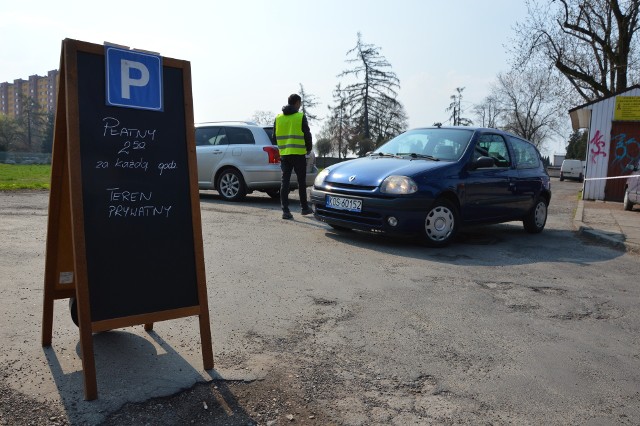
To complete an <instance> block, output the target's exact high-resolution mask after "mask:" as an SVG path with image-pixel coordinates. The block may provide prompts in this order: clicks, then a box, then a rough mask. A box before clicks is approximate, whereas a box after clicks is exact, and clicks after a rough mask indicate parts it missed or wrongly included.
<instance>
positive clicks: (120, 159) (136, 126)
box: [77, 51, 199, 322]
mask: <svg viewBox="0 0 640 426" xmlns="http://www.w3.org/2000/svg"><path fill="white" fill-rule="evenodd" d="M77 70H78V76H77V81H78V107H79V117H78V119H79V120H78V121H79V136H80V137H79V139H80V158H81V161H80V166H81V168H82V171H81V176H82V197H83V209H84V235H85V244H86V258H87V282H88V287H89V300H90V312H91V321H92V322H96V321H102V320H108V319H113V318H121V317H129V316H134V315H142V314H148V313H152V312H159V311H165V310H171V309H179V308H184V307H191V306H197V305H198V304H199V302H198V285H197V279H196V264H195V261H194V237H193V227H192V210H191V195H190V189H189V167H188V166H189V165H188V146H187V140H186V136H185V135H186V134H187V130H188V129H189V130H190V129H191V128H192V123H189V124H188V125H189V127H188V128H187V123H185V110H184V95H185V94H184V93H183V92H184V88H183V70H182V69H180V68H173V67H167V66H164V67H163V81H164V83H163V89H164V110H163V111H160V112H159V111H148V110H140V109H132V108H122V107H112V106H107V105H106V104H105V96H106V95H105V89H104V88H105V57H104V55H100V54H94V53H89V52H82V51H79V52H78V54H77Z"/></svg>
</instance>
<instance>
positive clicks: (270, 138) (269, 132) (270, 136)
mask: <svg viewBox="0 0 640 426" xmlns="http://www.w3.org/2000/svg"><path fill="white" fill-rule="evenodd" d="M263 129H264V131H265V133H266V134H267V136H269V140H270V141H271V144H272V145H275V143H274V142H273V140H272V138H273V127H263Z"/></svg>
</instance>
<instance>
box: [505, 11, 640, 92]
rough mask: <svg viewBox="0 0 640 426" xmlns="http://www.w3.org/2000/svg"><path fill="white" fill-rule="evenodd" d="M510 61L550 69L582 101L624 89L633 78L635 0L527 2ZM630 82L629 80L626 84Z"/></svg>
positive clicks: (634, 70)
mask: <svg viewBox="0 0 640 426" xmlns="http://www.w3.org/2000/svg"><path fill="white" fill-rule="evenodd" d="M527 7H528V18H527V20H526V21H525V22H523V23H519V24H518V25H517V26H516V28H515V30H516V39H515V43H514V46H515V47H514V49H513V50H514V51H515V53H516V57H517V60H516V65H517V66H522V65H524V64H527V63H529V64H530V63H531V61H535V60H541V61H542V63H543V64H544V65H546V66H553V67H555V68H556V69H557V70H558V72H560V73H561V74H562V75H563V76H564V77H565V78H566V79H567V80H568V81H569V82H570V84H571V85H572V87H573V88H574V89H575V91H576V92H577V93H578V94H579V95H580V96H581V97H582V99H584V100H585V101H591V100H594V99H598V98H601V97H606V96H609V95H612V94H614V93H616V92H619V91H621V90H624V89H626V88H627V87H628V86H629V85H630V84H629V83H630V81H629V79H630V78H631V80H636V81H637V78H638V77H640V76H638V62H637V60H638V54H639V52H638V50H639V47H638V44H637V43H634V36H635V34H636V31H637V30H638V28H639V24H638V11H639V9H640V1H638V0H527ZM632 84H633V83H632Z"/></svg>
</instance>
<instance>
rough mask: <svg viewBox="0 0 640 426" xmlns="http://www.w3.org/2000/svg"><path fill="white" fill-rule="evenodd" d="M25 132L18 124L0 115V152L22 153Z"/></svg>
mask: <svg viewBox="0 0 640 426" xmlns="http://www.w3.org/2000/svg"><path fill="white" fill-rule="evenodd" d="M25 139H26V132H25V131H24V129H23V128H22V127H21V126H20V123H19V122H18V121H17V120H15V119H13V118H11V117H7V116H6V115H1V114H0V151H24V145H25V143H24V141H25Z"/></svg>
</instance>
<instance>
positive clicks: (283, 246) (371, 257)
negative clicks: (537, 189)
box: [0, 180, 640, 425]
mask: <svg viewBox="0 0 640 426" xmlns="http://www.w3.org/2000/svg"><path fill="white" fill-rule="evenodd" d="M579 189H580V187H579V185H577V184H573V183H572V182H559V181H557V180H554V181H553V190H554V195H553V200H552V205H551V210H550V217H549V221H548V224H547V229H546V230H545V232H543V233H542V234H540V235H529V234H526V233H525V232H524V231H523V229H522V225H521V223H509V224H503V225H495V226H490V227H483V228H476V229H472V230H467V231H465V232H464V233H462V234H461V236H460V238H459V241H457V242H456V243H455V244H453V245H452V246H450V247H448V248H445V249H440V250H433V249H426V248H423V247H421V246H418V245H415V244H413V243H412V242H411V241H406V240H401V239H393V238H386V237H382V236H377V235H368V234H363V233H356V232H352V233H337V232H334V231H333V230H331V229H330V228H328V227H327V226H325V225H323V224H321V223H319V222H316V221H315V220H314V219H313V218H309V217H302V216H300V215H299V214H296V211H295V210H294V211H293V213H294V219H295V220H293V221H283V220H282V219H280V213H279V208H278V205H277V203H275V202H274V201H272V200H270V199H269V198H268V197H266V196H261V195H256V196H253V195H252V196H249V197H248V199H247V201H246V202H244V203H226V202H223V201H222V200H220V199H219V198H218V197H217V196H216V195H214V194H215V193H212V194H204V193H203V194H202V196H201V207H202V219H203V238H204V243H205V263H206V269H207V281H208V289H209V305H210V311H211V323H212V333H213V340H214V357H215V362H216V369H215V371H213V372H206V371H203V370H202V360H201V357H200V350H199V337H198V326H197V322H196V321H195V320H192V319H183V320H175V321H168V322H164V323H158V324H156V326H155V327H154V330H155V333H154V334H152V335H148V334H146V333H145V332H144V331H143V330H142V329H141V328H140V329H138V328H131V329H125V330H122V331H117V332H110V333H103V334H99V335H96V336H94V347H95V352H96V367H97V371H98V391H99V396H100V398H99V399H98V400H97V401H93V402H85V401H83V400H82V374H81V371H82V370H81V368H82V366H81V363H80V360H79V357H78V351H79V346H78V335H77V329H76V328H75V327H74V326H73V324H72V323H71V320H70V319H69V317H68V310H67V309H66V307H65V306H64V302H62V301H59V302H56V306H55V319H54V337H53V346H52V348H50V349H46V350H43V349H42V348H41V347H40V327H41V307H42V275H43V269H44V244H45V241H46V235H45V234H46V215H47V211H46V209H47V197H48V194H47V193H17V194H13V193H0V235H2V238H0V252H1V253H2V254H3V255H2V257H1V258H0V271H1V272H2V274H1V275H0V276H1V277H2V278H0V298H1V300H2V301H3V306H4V308H3V312H2V314H0V315H1V318H2V321H1V322H0V324H2V326H1V329H0V344H1V345H2V347H3V351H2V353H1V354H0V367H1V372H3V373H4V379H3V378H2V375H0V380H4V383H5V384H7V385H8V386H9V387H10V388H12V389H15V390H16V391H17V392H18V391H19V392H22V393H24V394H26V395H29V396H30V397H31V398H33V399H34V401H45V402H46V403H48V404H53V405H56V406H59V407H62V408H63V409H64V411H65V413H66V415H67V416H68V418H69V419H70V421H71V422H76V423H81V422H88V423H97V422H100V421H102V420H104V419H105V418H106V417H107V416H108V415H109V414H110V413H112V412H113V411H115V410H117V409H118V408H119V407H120V406H121V405H122V404H124V403H125V402H128V401H144V400H147V399H149V398H151V397H155V396H162V395H168V394H172V393H175V392H177V391H179V390H180V389H185V388H188V387H190V386H192V385H193V384H194V383H195V382H198V381H204V380H209V379H210V378H211V375H210V373H211V374H213V375H214V376H215V377H223V378H226V379H239V380H246V381H247V382H250V381H252V380H255V379H263V380H265V381H266V380H269V378H270V377H271V376H273V375H275V374H282V373H283V372H284V373H285V374H289V378H290V380H289V381H288V382H287V383H288V386H292V387H295V388H296V389H298V390H299V392H300V393H301V394H303V395H304V397H305V401H307V402H308V404H310V405H312V406H313V408H314V412H318V413H322V416H324V418H327V419H331V420H332V421H333V422H335V423H336V424H390V423H395V424H425V423H426V424H428V423H447V422H451V423H456V422H462V423H471V424H480V423H493V424H507V423H515V424H594V425H596V424H597V425H601V424H634V423H637V419H639V418H640V392H639V389H640V377H639V376H640V358H639V357H638V354H639V353H640V341H639V338H638V336H640V313H639V311H638V309H637V306H638V305H637V301H638V300H639V296H640V294H639V293H640V290H639V287H638V275H639V272H640V267H639V266H638V259H637V256H635V255H631V254H625V253H623V252H620V251H617V250H614V249H611V248H609V247H606V246H601V245H597V244H594V243H592V242H590V241H587V240H581V239H580V238H579V237H578V236H576V234H575V233H574V232H573V231H572V223H571V221H572V219H573V212H574V210H575V207H576V203H577V192H578V190H579ZM277 390H278V389H274V391H277ZM280 391H283V392H284V391H286V389H280ZM246 410H247V412H250V411H251V410H252V407H246Z"/></svg>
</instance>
